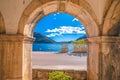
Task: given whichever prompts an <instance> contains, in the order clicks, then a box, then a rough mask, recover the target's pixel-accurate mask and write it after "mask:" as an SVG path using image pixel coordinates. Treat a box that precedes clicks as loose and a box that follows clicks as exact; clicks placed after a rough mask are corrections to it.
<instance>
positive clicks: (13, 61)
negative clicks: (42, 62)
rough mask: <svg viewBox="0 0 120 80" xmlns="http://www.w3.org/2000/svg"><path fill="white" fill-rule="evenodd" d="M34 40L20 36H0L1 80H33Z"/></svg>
mask: <svg viewBox="0 0 120 80" xmlns="http://www.w3.org/2000/svg"><path fill="white" fill-rule="evenodd" d="M32 40H33V39H32V38H27V37H24V36H20V35H0V75H1V76H0V80H32V78H31V76H32V75H31V71H32V70H31V69H32V68H31V50H32V49H31V41H32Z"/></svg>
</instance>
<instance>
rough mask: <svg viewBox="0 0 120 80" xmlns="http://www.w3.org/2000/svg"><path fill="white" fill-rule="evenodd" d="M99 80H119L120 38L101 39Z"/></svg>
mask: <svg viewBox="0 0 120 80" xmlns="http://www.w3.org/2000/svg"><path fill="white" fill-rule="evenodd" d="M101 65H102V66H101V68H102V71H101V72H102V75H101V76H102V77H101V80H120V37H103V38H102V61H101Z"/></svg>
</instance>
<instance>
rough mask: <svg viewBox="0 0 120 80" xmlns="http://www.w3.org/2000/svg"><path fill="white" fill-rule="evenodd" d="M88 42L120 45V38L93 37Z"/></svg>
mask: <svg viewBox="0 0 120 80" xmlns="http://www.w3.org/2000/svg"><path fill="white" fill-rule="evenodd" d="M87 41H88V42H89V43H116V42H118V43H120V37H119V36H115V37H113V36H100V37H91V38H87Z"/></svg>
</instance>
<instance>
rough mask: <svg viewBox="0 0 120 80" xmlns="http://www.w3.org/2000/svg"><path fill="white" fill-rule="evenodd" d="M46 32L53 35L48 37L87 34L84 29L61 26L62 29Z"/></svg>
mask: <svg viewBox="0 0 120 80" xmlns="http://www.w3.org/2000/svg"><path fill="white" fill-rule="evenodd" d="M46 32H48V33H51V34H50V35H47V36H48V37H51V36H60V35H62V34H86V33H85V30H84V29H83V28H80V27H72V26H61V27H60V28H54V29H51V30H50V29H48V30H47V31H46Z"/></svg>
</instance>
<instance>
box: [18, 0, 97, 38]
mask: <svg viewBox="0 0 120 80" xmlns="http://www.w3.org/2000/svg"><path fill="white" fill-rule="evenodd" d="M76 1H77V2H76ZM54 12H66V13H69V14H71V15H73V16H75V17H76V18H78V19H79V20H80V21H81V22H82V24H83V25H84V26H85V28H86V32H87V35H88V37H96V36H98V35H99V28H98V21H97V18H96V16H95V14H94V12H93V10H92V8H91V6H90V5H89V4H88V3H87V2H86V1H85V0H75V1H74V0H70V1H65V0H62V1H61V0H59V1H56V0H54V1H51V0H33V1H32V2H31V3H30V5H29V6H28V7H27V8H26V9H25V10H24V12H23V14H22V16H21V19H20V21H19V28H18V34H22V35H26V36H30V37H31V36H32V33H33V30H34V26H35V25H36V23H37V22H38V20H40V19H41V18H42V17H44V16H46V15H48V14H50V13H54Z"/></svg>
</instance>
